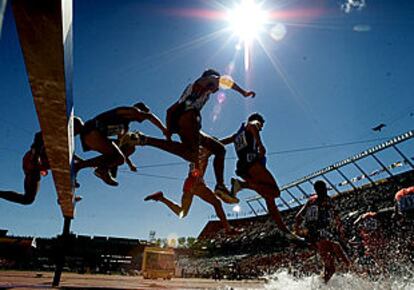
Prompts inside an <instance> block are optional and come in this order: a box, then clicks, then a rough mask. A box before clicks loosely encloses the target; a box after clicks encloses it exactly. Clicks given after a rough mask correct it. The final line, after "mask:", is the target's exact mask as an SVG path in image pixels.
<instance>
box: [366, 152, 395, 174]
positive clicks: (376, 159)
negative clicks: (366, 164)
mask: <svg viewBox="0 0 414 290" xmlns="http://www.w3.org/2000/svg"><path fill="white" fill-rule="evenodd" d="M371 156H372V158H374V159H375V161H377V162H378V164H379V165H381V167H382V169H384V171H386V172H387V173H388V174H389V176H391V177H394V174H392V173H391V171H389V170H388V168H387V167H386V166H385V165H384V163H382V162H381V160H379V159H378V157H377V156H375V154H374V153H372V154H371Z"/></svg>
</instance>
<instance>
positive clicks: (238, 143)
mask: <svg viewBox="0 0 414 290" xmlns="http://www.w3.org/2000/svg"><path fill="white" fill-rule="evenodd" d="M247 145H248V144H247V139H246V134H245V132H244V131H243V132H241V133H240V134H238V135H237V136H236V138H235V140H234V146H235V147H236V151H240V150H242V149H244V148H246V147H247Z"/></svg>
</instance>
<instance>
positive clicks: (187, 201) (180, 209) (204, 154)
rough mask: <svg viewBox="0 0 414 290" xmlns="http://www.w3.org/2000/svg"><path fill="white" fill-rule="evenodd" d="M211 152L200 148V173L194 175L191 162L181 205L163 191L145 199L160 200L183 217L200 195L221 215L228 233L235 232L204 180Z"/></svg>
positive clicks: (220, 217) (218, 201)
mask: <svg viewBox="0 0 414 290" xmlns="http://www.w3.org/2000/svg"><path fill="white" fill-rule="evenodd" d="M210 155H211V152H209V151H208V150H206V149H204V148H200V153H199V158H200V163H199V165H200V168H199V169H200V171H199V173H200V175H194V174H193V173H194V166H195V164H194V163H190V168H189V172H188V177H187V178H186V180H185V181H184V185H183V194H182V197H181V205H178V204H176V203H174V202H173V201H171V200H169V199H168V198H166V197H165V196H164V194H163V192H161V191H158V192H156V193H154V194H151V195H148V196H147V197H145V199H144V200H145V201H149V200H154V201H159V202H161V203H163V204H165V205H166V206H167V207H168V208H170V209H171V210H172V211H173V212H174V213H175V214H176V215H177V216H179V217H180V218H183V217H185V216H187V214H188V211H189V210H190V207H191V203H192V202H193V198H194V196H195V195H196V196H198V197H199V198H201V199H202V200H204V201H205V202H207V203H209V204H211V205H212V206H213V207H214V210H215V211H216V214H217V216H218V217H219V219H220V221H221V223H222V225H223V228H224V229H225V231H226V233H228V234H230V233H233V232H234V229H232V228H231V227H230V225H229V222H228V221H227V218H226V215H225V213H224V211H223V207H222V205H221V202H220V200H218V199H217V197H216V196H215V195H214V193H213V192H212V191H211V189H210V188H208V186H207V185H206V183H205V181H204V178H203V177H204V174H205V172H206V168H207V165H208V158H209V157H210Z"/></svg>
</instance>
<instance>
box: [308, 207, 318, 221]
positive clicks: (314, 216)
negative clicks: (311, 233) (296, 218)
mask: <svg viewBox="0 0 414 290" xmlns="http://www.w3.org/2000/svg"><path fill="white" fill-rule="evenodd" d="M318 213H319V209H318V206H316V205H312V206H310V207H309V208H308V210H307V211H306V217H305V219H306V221H308V222H314V221H317V220H318Z"/></svg>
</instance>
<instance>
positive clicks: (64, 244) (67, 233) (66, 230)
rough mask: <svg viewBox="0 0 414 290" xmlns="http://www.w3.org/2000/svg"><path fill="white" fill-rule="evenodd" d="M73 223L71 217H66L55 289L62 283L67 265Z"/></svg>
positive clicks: (58, 256) (59, 250)
mask: <svg viewBox="0 0 414 290" xmlns="http://www.w3.org/2000/svg"><path fill="white" fill-rule="evenodd" d="M71 222H72V219H71V218H69V217H65V219H64V222H63V231H62V235H61V236H60V238H59V237H58V240H57V242H58V246H57V249H58V253H57V257H56V269H55V276H54V277H53V283H52V286H53V287H57V286H59V283H60V277H61V276H62V270H63V266H64V264H65V256H66V255H65V254H66V251H67V248H68V240H69V236H70V224H71Z"/></svg>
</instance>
